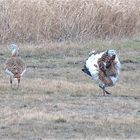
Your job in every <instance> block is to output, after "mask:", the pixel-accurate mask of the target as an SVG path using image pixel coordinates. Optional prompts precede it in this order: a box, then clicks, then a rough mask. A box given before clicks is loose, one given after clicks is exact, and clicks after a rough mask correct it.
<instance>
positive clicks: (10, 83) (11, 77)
mask: <svg viewBox="0 0 140 140" xmlns="http://www.w3.org/2000/svg"><path fill="white" fill-rule="evenodd" d="M10 84H11V88H12V77H11V76H10Z"/></svg>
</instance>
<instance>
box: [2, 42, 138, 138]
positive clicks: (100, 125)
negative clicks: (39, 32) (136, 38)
mask: <svg viewBox="0 0 140 140" xmlns="http://www.w3.org/2000/svg"><path fill="white" fill-rule="evenodd" d="M139 45H140V44H139V43H136V42H133V43H132V42H126V43H123V42H122V43H117V44H116V43H115V44H108V43H103V44H102V43H96V44H90V45H88V44H87V45H86V46H85V45H84V46H83V45H79V44H63V43H61V44H55V43H54V44H52V43H51V44H44V45H40V46H33V45H29V44H28V45H19V47H20V50H21V52H22V53H21V57H22V58H24V60H25V61H26V63H27V72H26V73H25V75H24V77H23V79H22V80H21V85H20V89H19V90H11V89H10V84H9V78H8V77H6V76H5V74H4V72H3V70H2V69H1V73H0V83H1V84H0V138H1V139H2V140H4V139H6V140H7V139H8V140H12V139H14V140H17V139H19V140H20V139H22V140H48V139H51V140H54V139H60V140H63V139H75V140H79V139H80V140H85V139H86V140H90V139H97V140H98V139H102V140H104V139H105V140H109V139H114V140H117V139H139V137H140V134H139V132H140V109H139V107H140V95H139V93H140V88H139V83H140V78H139V73H140V69H139V66H140V58H139V55H140V51H139V47H138V46H139ZM110 47H113V48H115V49H118V48H119V50H120V52H121V54H120V58H121V61H122V60H126V59H129V60H132V62H128V63H124V64H123V66H122V71H121V77H120V82H118V84H117V85H116V86H115V87H112V88H109V89H108V90H109V91H110V92H111V93H112V95H111V96H106V97H103V96H101V94H100V92H101V91H100V89H99V88H98V87H97V85H96V84H94V82H93V81H92V80H91V78H89V77H88V76H86V75H85V74H84V73H82V71H81V68H82V66H83V65H84V62H85V60H86V55H87V54H88V52H89V51H91V50H92V49H97V48H98V49H100V50H103V48H104V49H107V48H110ZM1 48H2V47H1ZM126 48H127V51H126ZM9 55H10V53H8V50H6V47H3V48H2V49H1V55H0V60H1V61H0V62H1V63H0V66H1V67H2V66H3V63H4V61H5V59H6V58H7V57H8V56H9ZM133 62H134V63H133ZM15 86H16V85H15Z"/></svg>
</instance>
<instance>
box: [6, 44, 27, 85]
mask: <svg viewBox="0 0 140 140" xmlns="http://www.w3.org/2000/svg"><path fill="white" fill-rule="evenodd" d="M25 70H26V65H25V63H24V61H23V60H22V59H21V58H20V57H19V56H18V51H17V47H16V46H15V47H14V48H13V49H12V56H11V58H9V59H8V60H7V61H6V63H5V71H6V73H7V74H8V75H10V83H11V87H12V79H13V78H16V79H17V80H18V87H19V83H20V78H21V76H22V75H23V73H24V72H25Z"/></svg>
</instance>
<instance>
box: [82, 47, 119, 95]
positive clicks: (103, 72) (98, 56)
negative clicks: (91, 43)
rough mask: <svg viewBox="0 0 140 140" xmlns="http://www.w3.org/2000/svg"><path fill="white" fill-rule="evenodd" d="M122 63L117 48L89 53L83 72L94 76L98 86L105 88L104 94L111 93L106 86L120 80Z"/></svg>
mask: <svg viewBox="0 0 140 140" xmlns="http://www.w3.org/2000/svg"><path fill="white" fill-rule="evenodd" d="M120 68H121V64H120V61H119V59H118V55H117V53H116V51H115V50H113V49H110V50H106V51H104V52H100V53H96V52H95V51H92V52H91V53H89V58H88V59H87V61H86V64H85V66H84V68H83V69H82V71H83V72H85V73H86V74H88V75H89V76H91V77H92V78H93V80H94V81H95V82H96V83H97V84H98V86H99V87H100V88H101V89H102V90H103V95H105V93H106V94H110V93H109V92H107V91H106V89H105V88H106V87H110V86H114V85H115V84H116V82H117V81H118V78H119V74H120Z"/></svg>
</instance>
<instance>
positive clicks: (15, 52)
mask: <svg viewBox="0 0 140 140" xmlns="http://www.w3.org/2000/svg"><path fill="white" fill-rule="evenodd" d="M16 56H18V51H17V49H14V50H12V57H16Z"/></svg>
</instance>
